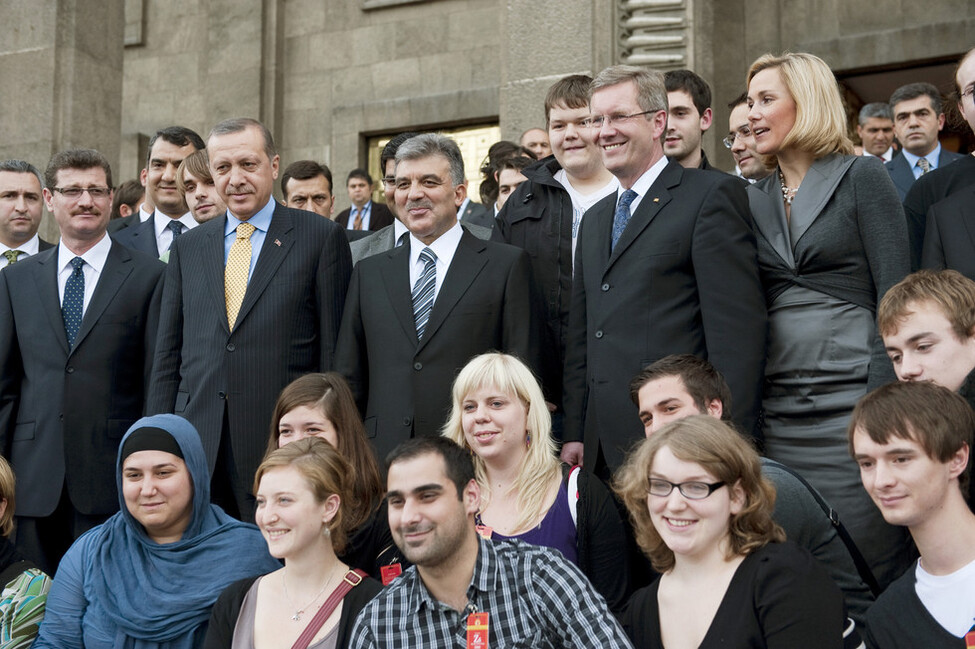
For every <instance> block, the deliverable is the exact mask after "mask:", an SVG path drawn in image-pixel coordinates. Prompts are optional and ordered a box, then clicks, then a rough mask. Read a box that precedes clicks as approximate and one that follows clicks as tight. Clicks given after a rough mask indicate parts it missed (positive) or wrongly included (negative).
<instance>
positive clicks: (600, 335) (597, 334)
mask: <svg viewBox="0 0 975 649" xmlns="http://www.w3.org/2000/svg"><path fill="white" fill-rule="evenodd" d="M602 337H603V330H602V329H600V330H599V331H597V332H596V338H602Z"/></svg>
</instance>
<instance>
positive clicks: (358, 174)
mask: <svg viewBox="0 0 975 649" xmlns="http://www.w3.org/2000/svg"><path fill="white" fill-rule="evenodd" d="M353 178H359V179H360V180H364V181H366V184H368V185H369V186H370V187H372V176H370V175H369V172H368V171H366V170H365V169H353V170H352V171H350V172H349V175H348V177H347V178H346V179H345V184H346V185H348V184H349V183H350V182H351V181H352V179H353Z"/></svg>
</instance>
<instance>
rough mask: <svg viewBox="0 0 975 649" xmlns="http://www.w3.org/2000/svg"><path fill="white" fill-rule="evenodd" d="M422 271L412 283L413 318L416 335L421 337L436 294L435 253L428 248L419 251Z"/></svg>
mask: <svg viewBox="0 0 975 649" xmlns="http://www.w3.org/2000/svg"><path fill="white" fill-rule="evenodd" d="M420 261H422V262H423V272H422V273H420V276H419V277H418V278H417V279H416V284H414V285H413V319H414V320H415V321H416V337H417V339H418V340H422V339H423V332H424V330H425V329H426V328H427V321H429V320H430V312H431V311H433V301H434V299H436V297H437V295H436V293H437V255H435V254H434V252H433V251H432V250H430V249H429V248H424V249H423V250H421V251H420Z"/></svg>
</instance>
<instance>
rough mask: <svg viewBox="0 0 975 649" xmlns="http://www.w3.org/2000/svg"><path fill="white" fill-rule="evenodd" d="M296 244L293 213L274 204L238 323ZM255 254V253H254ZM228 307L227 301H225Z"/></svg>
mask: <svg viewBox="0 0 975 649" xmlns="http://www.w3.org/2000/svg"><path fill="white" fill-rule="evenodd" d="M293 245H294V223H293V222H292V220H291V214H289V213H288V210H286V209H285V208H284V207H282V206H281V205H280V204H277V203H276V204H275V206H274V216H272V217H271V225H270V226H268V229H267V235H266V236H265V237H264V245H263V246H261V250H260V254H259V256H258V258H257V265H256V266H255V267H254V274H253V275H251V278H250V281H249V282H247V292H246V293H244V301H243V302H241V304H240V312H239V313H238V314H237V325H236V326H238V327H239V326H240V324H241V323H242V322H243V321H244V318H245V317H246V316H247V313H248V312H249V311H250V310H251V309H252V308H253V307H254V305H255V304H256V303H257V300H258V299H259V298H260V297H261V293H263V292H264V289H265V288H267V285H268V283H269V282H270V281H271V278H272V277H274V274H275V273H276V272H277V271H278V266H280V265H281V262H283V261H284V258H285V257H287V256H288V253H289V252H291V246H293ZM252 254H253V253H252ZM224 309H226V301H224Z"/></svg>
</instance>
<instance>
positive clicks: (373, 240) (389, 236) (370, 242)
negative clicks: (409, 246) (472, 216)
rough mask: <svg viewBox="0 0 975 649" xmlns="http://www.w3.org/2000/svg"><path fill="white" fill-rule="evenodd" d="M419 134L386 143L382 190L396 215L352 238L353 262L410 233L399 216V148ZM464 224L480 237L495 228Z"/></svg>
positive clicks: (381, 163) (389, 247)
mask: <svg viewBox="0 0 975 649" xmlns="http://www.w3.org/2000/svg"><path fill="white" fill-rule="evenodd" d="M417 135H419V133H414V132H413V131H407V132H405V133H400V134H399V135H396V136H394V137H393V138H392V139H390V141H389V142H387V143H386V146H384V147H383V151H382V154H381V155H380V157H379V167H380V169H382V170H383V178H382V183H383V191H384V192H385V194H386V204H387V205H388V206H389V209H390V211H392V213H393V216H394V217H395V218H394V220H393V223H392V224H391V225H387V226H386V227H384V228H383V229H381V230H379V231H378V232H375V233H373V234H370V235H369V236H368V237H365V238H363V239H359V240H357V241H352V242H351V243H350V244H349V247H350V248H351V249H352V263H353V265H354V264H358V263H359V261H360V260H361V259H364V258H365V257H371V256H372V255H376V254H379V253H380V252H385V251H387V250H392V249H393V248H395V247H396V246H398V245H401V244H402V242H403V241H404V240H405V237H406V236H407V235H408V234H409V230H407V229H406V226H405V225H403V219H402V218H400V215H399V214H398V213H397V210H396V193H395V192H396V151H398V150H399V147H400V145H402V144H403V142H406V141H407V140H409V139H410V138H411V137H414V136H417ZM463 227H464V228H465V229H466V230H467V231H468V232H470V233H471V234H473V235H474V236H475V237H477V238H478V239H490V238H491V235H492V231H491V229H490V228H485V227H483V226H480V225H475V224H473V223H463Z"/></svg>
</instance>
